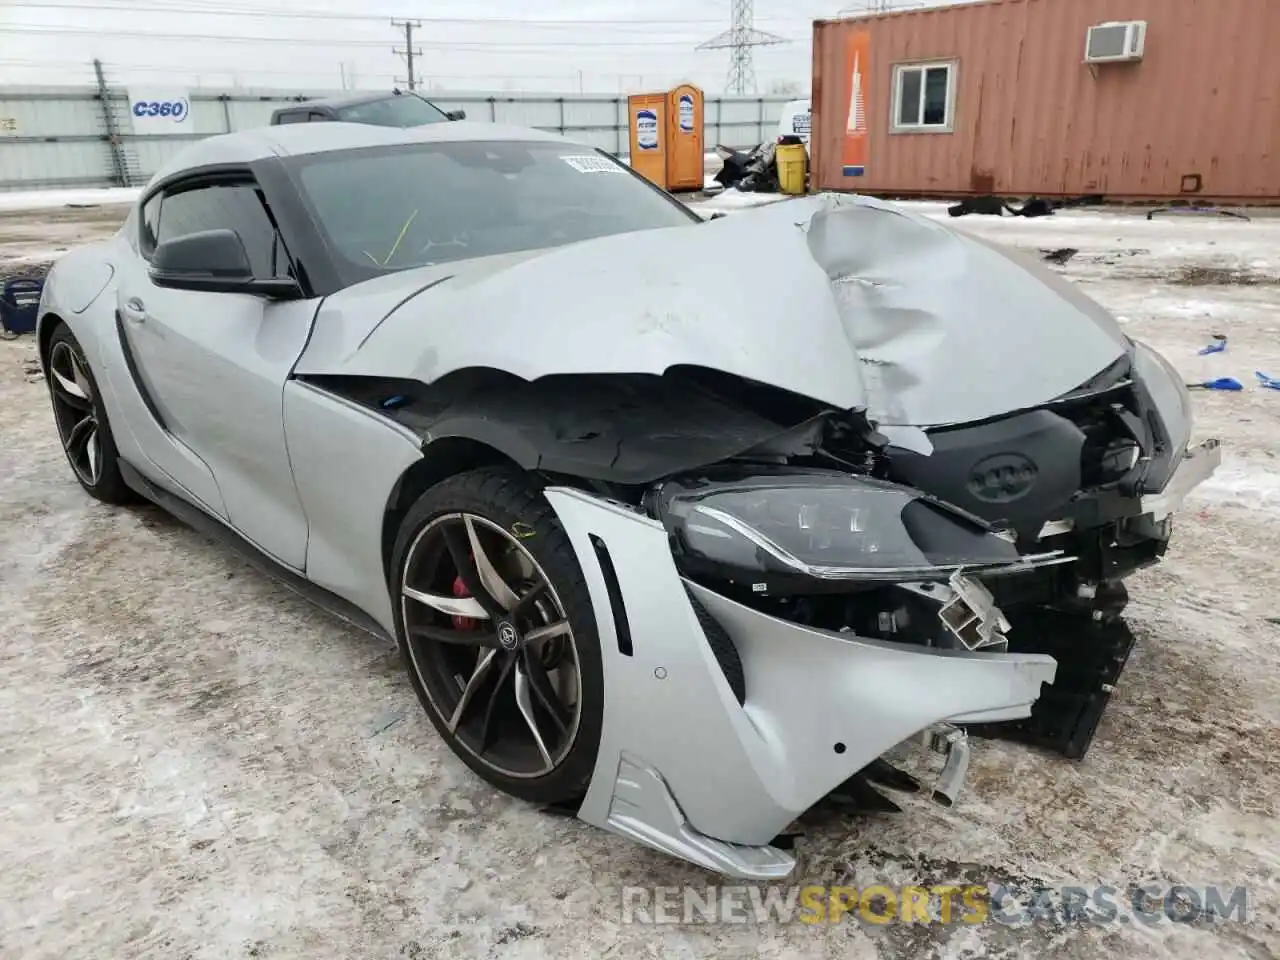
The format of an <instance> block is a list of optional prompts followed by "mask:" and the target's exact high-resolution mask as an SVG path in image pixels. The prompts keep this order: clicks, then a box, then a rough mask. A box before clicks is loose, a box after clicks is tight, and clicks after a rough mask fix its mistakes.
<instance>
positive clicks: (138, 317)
mask: <svg viewBox="0 0 1280 960" xmlns="http://www.w3.org/2000/svg"><path fill="white" fill-rule="evenodd" d="M122 312H123V313H124V316H125V319H126V320H131V321H133V322H134V323H142V322H144V321H145V320H146V319H147V307H146V304H144V303H143V302H142V301H141V300H139V299H138V298H137V297H130V298H129V299H128V300H126V301H125V302H124V310H123V311H122Z"/></svg>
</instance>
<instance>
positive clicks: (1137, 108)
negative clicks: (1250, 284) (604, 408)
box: [810, 0, 1280, 203]
mask: <svg viewBox="0 0 1280 960" xmlns="http://www.w3.org/2000/svg"><path fill="white" fill-rule="evenodd" d="M1115 21H1145V22H1146V24H1147V27H1146V33H1145V50H1144V52H1143V55H1142V58H1141V59H1138V60H1133V61H1129V62H1116V63H1094V64H1090V63H1087V62H1085V42H1086V35H1087V33H1088V29H1089V27H1091V26H1095V25H1097V24H1101V23H1108V22H1115ZM1278 46H1280V0H984V2H978V3H971V4H960V5H956V6H948V7H937V8H933V9H927V10H910V11H901V12H896V13H888V14H881V15H878V16H867V17H858V18H854V19H848V20H831V21H817V22H816V23H815V24H814V41H813V132H812V140H811V143H810V153H811V159H812V167H813V175H812V184H813V189H817V190H856V191H858V192H863V193H877V194H885V195H893V196H956V195H965V194H998V195H1006V196H1029V195H1032V194H1035V195H1038V196H1042V197H1072V196H1085V195H1094V194H1102V195H1105V196H1107V197H1108V198H1110V199H1115V200H1164V199H1169V198H1175V197H1182V198H1186V199H1191V200H1195V201H1199V202H1210V201H1212V202H1218V203H1226V202H1251V203H1280V56H1276V53H1275V51H1276V48H1277V47H1278Z"/></svg>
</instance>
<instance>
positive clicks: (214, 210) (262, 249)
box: [155, 184, 290, 280]
mask: <svg viewBox="0 0 1280 960" xmlns="http://www.w3.org/2000/svg"><path fill="white" fill-rule="evenodd" d="M202 230H234V231H235V232H236V233H237V234H239V236H240V240H241V242H242V243H244V248H245V250H246V251H247V252H248V254H249V263H250V265H251V266H252V267H253V275H254V276H255V277H257V278H258V279H260V280H270V279H274V278H276V277H283V276H288V275H289V273H290V265H289V257H288V255H287V254H286V253H285V250H284V244H283V243H282V242H281V240H280V237H279V234H278V232H277V231H276V228H275V225H274V224H273V223H272V222H271V217H270V216H268V214H267V208H266V206H265V205H264V203H263V201H262V196H261V194H260V193H259V192H258V190H257V188H256V187H254V186H252V185H250V184H229V185H217V186H207V187H196V188H194V189H191V190H183V191H181V192H179V193H171V194H166V195H165V197H164V204H163V207H162V208H161V211H160V222H159V226H158V227H157V228H156V231H155V237H156V243H164V242H165V241H166V240H171V239H173V238H174V237H183V236H186V235H187V234H191V233H199V232H200V231H202Z"/></svg>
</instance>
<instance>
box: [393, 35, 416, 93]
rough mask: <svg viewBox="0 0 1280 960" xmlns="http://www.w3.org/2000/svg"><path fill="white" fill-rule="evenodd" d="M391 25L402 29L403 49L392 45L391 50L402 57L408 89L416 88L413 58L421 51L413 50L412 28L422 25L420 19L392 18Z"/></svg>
mask: <svg viewBox="0 0 1280 960" xmlns="http://www.w3.org/2000/svg"><path fill="white" fill-rule="evenodd" d="M391 25H392V26H393V27H399V28H400V29H402V30H404V49H403V50H396V49H395V48H394V47H393V48H392V50H393V51H394V52H395V53H396V55H397V56H401V57H404V62H405V64H406V65H407V67H408V71H409V89H410V90H415V89H417V86H418V81H417V78H416V77H415V76H414V72H413V58H414V57H420V56H422V51H421V50H415V49H414V47H413V28H414V27H420V26H422V22H421V21H420V20H392V21H391Z"/></svg>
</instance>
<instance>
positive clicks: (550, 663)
mask: <svg viewBox="0 0 1280 960" xmlns="http://www.w3.org/2000/svg"><path fill="white" fill-rule="evenodd" d="M392 559H393V562H392V566H391V570H392V577H393V580H392V589H393V590H394V600H395V603H394V606H395V608H396V627H397V633H398V636H399V642H400V648H401V651H402V653H403V655H404V659H405V663H406V666H407V668H408V671H409V679H410V681H411V682H412V684H413V688H414V691H415V692H416V693H417V695H418V699H419V700H420V701H421V702H422V705H423V707H424V708H425V709H426V711H427V715H428V716H429V717H430V718H431V722H432V723H433V724H434V725H435V727H436V729H437V730H438V731H439V732H440V735H441V736H442V737H444V739H445V741H446V742H447V743H448V744H449V747H450V748H451V749H452V750H453V752H454V753H456V754H457V755H458V756H459V757H460V758H461V759H462V760H463V762H465V763H466V764H467V765H468V766H469V767H471V769H472V770H474V771H475V772H476V773H478V774H479V775H480V776H481V777H483V778H484V779H485V780H487V781H488V782H489V783H491V784H493V785H494V786H496V787H498V788H499V789H500V790H503V791H505V792H506V793H509V794H512V795H513V796H516V797H519V798H520V799H522V800H528V801H531V802H534V803H544V804H551V803H568V802H573V801H575V800H578V799H580V798H581V797H582V795H583V794H584V793H585V791H586V788H587V785H588V783H589V782H590V780H591V774H592V771H593V769H594V767H595V761H596V753H597V751H598V749H599V745H600V729H601V724H602V718H603V709H604V680H603V675H602V671H601V665H600V641H599V636H598V634H597V630H596V621H595V615H594V613H593V611H592V606H591V598H590V595H589V594H588V591H587V585H586V581H585V580H584V578H583V575H582V569H581V567H580V566H579V565H578V560H577V557H576V556H575V555H574V551H573V547H572V545H571V544H570V543H569V539H568V537H567V536H566V535H565V532H564V530H563V528H562V527H561V526H560V524H559V521H558V520H557V518H556V516H555V512H554V511H553V510H552V509H551V505H550V504H549V503H547V501H546V498H545V497H543V496H542V493H541V491H540V490H539V488H538V486H537V485H536V484H535V483H534V482H533V480H532V478H530V477H529V476H528V475H527V474H524V473H522V472H520V471H518V470H515V469H507V468H485V469H481V470H474V471H471V472H468V473H464V474H459V475H458V476H455V477H452V478H450V479H448V480H445V481H443V482H441V483H440V484H438V485H436V486H434V487H432V488H431V489H429V490H428V491H427V492H426V493H424V494H423V495H422V496H421V498H419V500H418V502H417V503H415V504H414V505H413V507H412V508H411V509H410V511H409V514H408V516H407V517H406V518H405V520H404V523H403V524H402V526H401V529H400V532H399V536H398V537H397V540H396V545H395V549H394V552H393V555H392Z"/></svg>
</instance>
